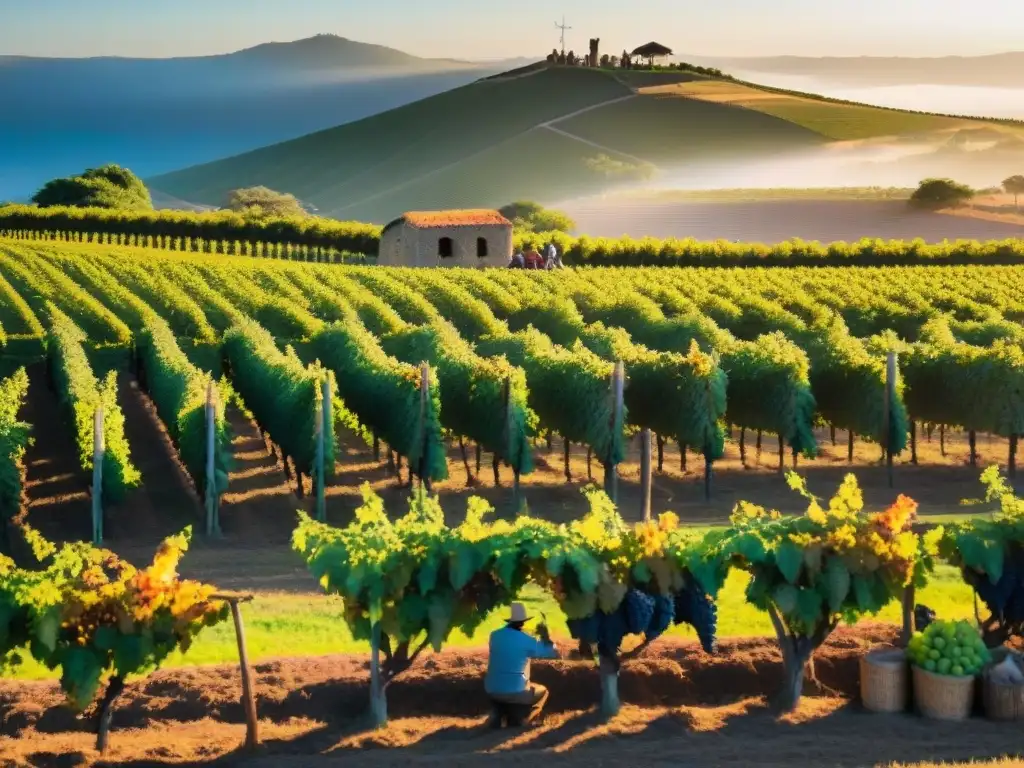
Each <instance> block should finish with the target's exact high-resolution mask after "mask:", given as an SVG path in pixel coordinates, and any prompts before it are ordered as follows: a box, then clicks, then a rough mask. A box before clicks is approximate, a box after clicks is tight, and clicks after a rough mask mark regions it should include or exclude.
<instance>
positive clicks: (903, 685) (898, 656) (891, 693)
mask: <svg viewBox="0 0 1024 768" xmlns="http://www.w3.org/2000/svg"><path fill="white" fill-rule="evenodd" d="M860 698H861V701H863V702H864V707H865V708H866V709H869V710H871V711H872V712H903V711H904V710H905V709H906V708H907V656H906V654H905V653H904V652H903V651H902V650H901V649H899V648H884V649H881V650H877V651H871V652H870V653H867V654H865V655H864V656H861V657H860Z"/></svg>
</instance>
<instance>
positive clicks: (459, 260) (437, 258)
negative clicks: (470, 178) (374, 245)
mask: <svg viewBox="0 0 1024 768" xmlns="http://www.w3.org/2000/svg"><path fill="white" fill-rule="evenodd" d="M511 257H512V222H511V221H509V220H508V219H506V218H505V217H504V216H502V215H501V214H500V213H498V212H497V211H494V210H486V209H482V210H454V211H410V212H409V213H406V214H405V215H403V216H401V217H399V218H397V219H395V220H394V221H392V222H391V223H389V224H388V225H386V226H385V227H384V229H383V231H382V232H381V236H380V249H379V250H378V253H377V264H379V265H380V266H387V267H477V268H480V267H505V266H507V265H508V261H509V259H510V258H511Z"/></svg>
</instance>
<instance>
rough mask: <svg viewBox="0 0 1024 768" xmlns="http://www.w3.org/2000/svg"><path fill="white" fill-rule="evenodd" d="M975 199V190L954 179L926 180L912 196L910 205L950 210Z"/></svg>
mask: <svg viewBox="0 0 1024 768" xmlns="http://www.w3.org/2000/svg"><path fill="white" fill-rule="evenodd" d="M972 197H974V190H973V189H971V188H970V187H968V186H967V185H966V184H960V183H958V182H956V181H953V180H952V179H925V180H924V181H922V182H921V184H920V185H919V186H918V188H917V189H916V190H914V193H913V194H912V195H911V196H910V204H911V205H915V206H918V207H922V208H948V207H956V206H959V205H962V204H963V203H965V202H967V201H968V200H970V199H971V198H972Z"/></svg>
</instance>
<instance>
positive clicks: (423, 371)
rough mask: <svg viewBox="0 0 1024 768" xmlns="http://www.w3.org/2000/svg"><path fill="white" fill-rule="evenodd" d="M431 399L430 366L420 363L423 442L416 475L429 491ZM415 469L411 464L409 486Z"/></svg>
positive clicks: (420, 424)
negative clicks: (428, 416)
mask: <svg viewBox="0 0 1024 768" xmlns="http://www.w3.org/2000/svg"><path fill="white" fill-rule="evenodd" d="M428 397H430V365H429V364H428V363H426V362H423V363H420V417H419V430H420V439H421V440H422V441H423V442H422V444H421V446H420V460H419V466H417V467H415V470H416V473H417V474H418V475H419V476H420V483H421V484H422V483H424V482H426V484H427V490H428V491H429V490H430V480H429V478H424V477H423V473H424V472H426V471H427V468H428V467H429V464H428V459H429V457H428V456H427V450H428V448H429V446H430V440H429V439H428V437H427V398H428ZM413 469H414V467H413V466H412V463H411V462H410V464H409V486H410V487H411V486H412V473H413ZM399 478H401V472H399Z"/></svg>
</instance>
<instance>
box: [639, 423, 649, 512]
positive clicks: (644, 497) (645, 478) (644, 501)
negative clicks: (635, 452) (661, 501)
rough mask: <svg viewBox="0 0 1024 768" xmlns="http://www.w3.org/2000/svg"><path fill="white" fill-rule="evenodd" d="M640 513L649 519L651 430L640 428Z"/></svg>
mask: <svg viewBox="0 0 1024 768" xmlns="http://www.w3.org/2000/svg"><path fill="white" fill-rule="evenodd" d="M640 515H641V518H642V519H643V520H650V519H651V430H649V429H642V430H640Z"/></svg>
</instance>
